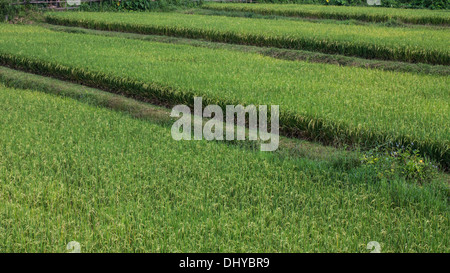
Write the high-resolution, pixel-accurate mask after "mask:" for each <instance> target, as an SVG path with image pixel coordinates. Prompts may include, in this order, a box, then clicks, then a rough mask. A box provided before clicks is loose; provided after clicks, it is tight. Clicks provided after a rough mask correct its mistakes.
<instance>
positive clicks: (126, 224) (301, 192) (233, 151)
mask: <svg viewBox="0 0 450 273" xmlns="http://www.w3.org/2000/svg"><path fill="white" fill-rule="evenodd" d="M0 102H1V105H2V107H0V128H1V129H0V147H1V149H0V204H1V206H0V207H1V208H2V209H1V210H0V213H1V223H2V224H1V225H0V251H1V252H11V251H14V252H25V251H26V252H65V251H66V250H65V246H66V244H67V243H68V242H69V241H73V240H76V241H78V242H80V244H81V245H82V251H83V252H299V251H301V252H332V251H333V252H349V251H351V252H364V251H366V250H365V247H366V244H367V242H369V241H372V240H379V241H380V242H381V243H382V247H383V251H384V252H424V251H432V252H445V251H448V244H449V236H448V232H449V230H448V228H449V225H448V219H449V218H448V217H449V215H448V207H447V204H446V202H447V201H446V196H445V195H443V193H442V192H441V191H439V190H438V189H439V186H438V184H430V185H428V186H425V187H419V186H415V185H408V184H405V183H404V182H402V181H401V180H398V181H389V182H387V181H384V182H378V181H374V180H373V178H374V177H375V176H373V174H371V173H370V172H365V171H364V169H355V170H352V171H350V172H343V171H337V170H335V169H333V168H332V167H331V166H330V165H329V164H327V163H326V162H324V163H322V164H318V163H317V162H315V161H310V160H307V159H301V158H295V157H291V158H289V157H287V158H286V157H278V156H276V155H275V154H266V153H261V152H258V151H252V150H246V149H242V148H239V147H234V146H233V145H226V144H223V143H215V142H204V141H190V142H189V141H186V142H175V141H173V139H172V138H171V136H170V128H167V127H162V126H159V125H155V124H152V123H150V122H145V121H140V120H136V119H133V118H131V117H130V116H128V115H126V114H121V113H117V112H114V111H111V110H107V109H104V108H99V107H95V106H90V105H87V104H84V103H80V102H77V101H74V100H72V99H68V98H59V97H55V96H52V95H46V94H43V93H41V92H36V91H25V90H18V89H10V88H5V87H0ZM10 132H21V133H20V134H15V136H14V137H11V134H10ZM199 151H201V152H199ZM187 159H188V161H189V164H186V160H187ZM211 159H214V162H212V161H211ZM405 230H406V231H407V232H405ZM343 232H345V236H342V234H343ZM424 241H426V242H427V243H426V244H423V242H424Z"/></svg>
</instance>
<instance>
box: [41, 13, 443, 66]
mask: <svg viewBox="0 0 450 273" xmlns="http://www.w3.org/2000/svg"><path fill="white" fill-rule="evenodd" d="M47 21H48V22H49V23H52V24H62V25H70V26H80V27H86V28H93V29H100V30H115V31H124V32H135V33H140V34H157V35H167V36H178V37H186V38H203V39H208V40H210V41H215V42H226V43H235V44H246V45H255V46H271V47H279V48H288V49H301V50H309V51H319V52H323V53H330V54H342V55H349V56H359V57H363V58H367V59H381V60H395V61H405V62H413V63H415V62H422V63H429V64H442V65H448V64H450V49H449V47H448V41H449V40H450V32H448V31H447V30H446V29H438V30H435V29H433V30H430V29H425V28H390V27H381V26H359V25H346V26H345V27H342V26H341V25H336V24H331V23H314V22H304V21H292V20H265V19H249V18H230V17H222V16H204V15H188V14H179V13H133V14H131V13H94V12H84V13H83V12H68V13H49V14H48V16H47ZM399 37H401V38H399Z"/></svg>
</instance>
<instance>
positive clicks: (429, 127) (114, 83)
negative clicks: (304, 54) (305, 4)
mask: <svg viewBox="0 0 450 273" xmlns="http://www.w3.org/2000/svg"><path fill="white" fill-rule="evenodd" d="M0 63H2V64H4V65H10V66H13V67H16V68H20V69H23V70H27V71H31V72H34V73H40V74H46V75H52V76H54V77H59V78H63V79H67V80H71V81H75V82H80V83H83V84H86V85H90V86H93V87H101V88H103V89H106V90H110V91H113V92H117V93H120V94H125V95H129V96H135V97H138V98H142V99H145V100H152V101H155V100H159V101H163V102H169V103H170V104H175V103H184V104H192V103H193V97H194V96H202V97H203V100H204V103H205V105H207V104H218V105H220V106H225V105H227V104H231V105H236V104H244V105H248V104H255V105H261V104H266V105H271V104H272V105H280V111H281V114H280V124H281V126H282V130H283V131H284V132H287V133H298V132H302V135H303V136H307V137H309V138H310V139H315V140H318V141H322V142H324V143H330V144H344V143H347V144H356V145H362V146H364V147H371V146H374V145H379V144H382V143H386V142H388V141H392V142H394V143H411V142H414V143H416V145H417V149H418V150H420V151H421V153H422V154H425V155H427V156H429V157H430V158H432V159H435V160H437V161H439V162H440V163H441V165H442V166H444V167H449V163H450V126H449V113H450V104H449V101H450V92H449V86H450V79H449V78H448V77H440V76H431V75H418V74H410V73H395V72H388V71H379V70H367V69H361V68H352V67H338V66H334V65H327V64H313V63H306V62H290V61H284V60H277V59H273V58H269V57H263V56H261V55H258V54H249V53H242V52H235V51H228V50H220V49H208V48H199V47H192V46H188V45H173V44H163V43H154V42H145V41H139V40H130V39H121V38H115V37H103V36H95V35H86V34H68V33H60V32H52V31H49V30H46V29H44V28H40V27H35V26H17V25H6V24H0Z"/></svg>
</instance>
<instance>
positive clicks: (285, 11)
mask: <svg viewBox="0 0 450 273" xmlns="http://www.w3.org/2000/svg"><path fill="white" fill-rule="evenodd" d="M202 8H205V9H210V10H219V11H240V12H253V13H257V14H263V15H279V16H294V17H306V18H318V19H337V20H349V19H355V20H361V21H369V22H388V21H391V20H396V21H399V22H403V23H410V24H433V25H449V24H450V12H442V11H431V10H408V9H393V8H374V7H336V6H318V5H296V4H285V5H277V4H258V5H254V4H241V3H227V4H223V3H208V4H205V5H203V6H202Z"/></svg>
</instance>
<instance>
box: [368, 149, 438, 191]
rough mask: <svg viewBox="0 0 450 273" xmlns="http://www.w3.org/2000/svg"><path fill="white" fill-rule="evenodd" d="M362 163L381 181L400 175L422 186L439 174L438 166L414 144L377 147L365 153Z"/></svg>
mask: <svg viewBox="0 0 450 273" xmlns="http://www.w3.org/2000/svg"><path fill="white" fill-rule="evenodd" d="M361 161H362V163H363V164H365V165H366V166H368V167H370V168H372V169H374V170H375V171H376V173H377V176H378V178H380V179H393V178H395V177H397V176H398V175H400V176H401V177H404V178H406V179H407V180H409V181H417V182H418V183H420V184H423V183H426V182H430V181H432V180H433V179H434V178H435V177H436V176H437V174H438V166H437V165H434V164H433V162H432V161H430V160H429V159H428V158H426V157H423V156H421V155H420V152H419V150H417V149H414V143H411V145H408V146H406V147H405V146H403V145H400V144H396V145H391V146H388V147H383V146H380V147H377V148H375V149H373V150H370V151H369V152H367V153H364V154H363V156H362V158H361Z"/></svg>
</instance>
